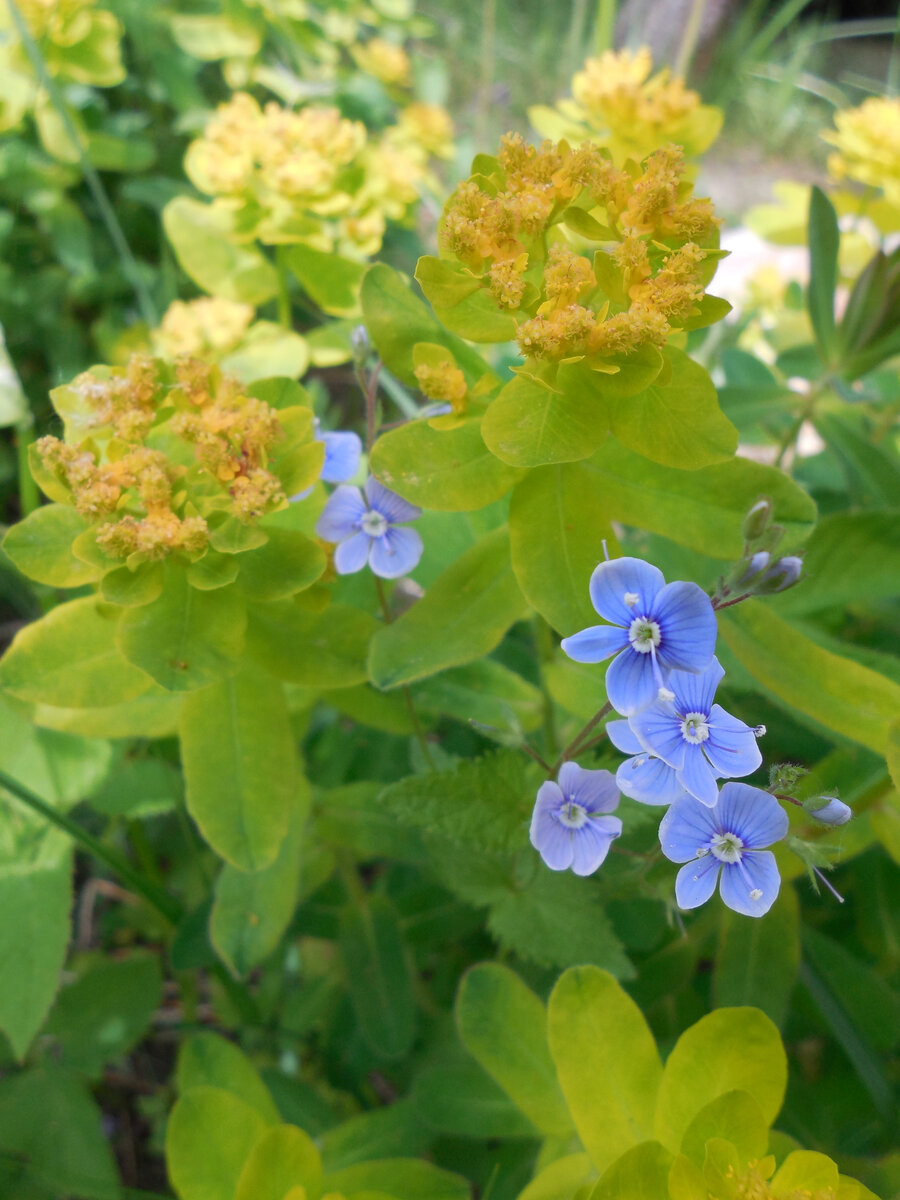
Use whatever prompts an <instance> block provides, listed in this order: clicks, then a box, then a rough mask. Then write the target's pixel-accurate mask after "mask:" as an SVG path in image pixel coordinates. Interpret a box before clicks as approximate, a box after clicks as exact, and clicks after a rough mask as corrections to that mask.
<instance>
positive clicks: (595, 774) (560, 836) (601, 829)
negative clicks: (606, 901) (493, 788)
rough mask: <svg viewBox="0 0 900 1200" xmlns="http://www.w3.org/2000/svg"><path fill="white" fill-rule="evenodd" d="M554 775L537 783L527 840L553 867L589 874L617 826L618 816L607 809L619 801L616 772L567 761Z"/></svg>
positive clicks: (616, 833) (618, 830)
mask: <svg viewBox="0 0 900 1200" xmlns="http://www.w3.org/2000/svg"><path fill="white" fill-rule="evenodd" d="M557 780H558V782H556V783H554V782H553V780H551V779H548V780H547V782H546V783H542V784H541V786H540V788H539V789H538V794H537V801H536V803H535V806H534V815H533V816H532V818H531V844H532V846H534V848H535V849H536V850H537V851H539V852H540V855H541V858H542V859H543V860H544V862H545V863H546V864H547V866H548V867H549V868H550V869H551V870H552V871H566V870H568V869H569V868H570V867H571V869H572V870H573V871H574V872H575V874H576V875H591V874H593V872H594V871H596V870H597V868H598V867H599V866H600V864H601V863H602V862H603V860H604V859H605V858H606V856H607V854H608V853H609V848H610V846H611V845H612V843H613V841H614V840H615V838H617V837H618V836H619V834H620V833H621V832H622V822H621V821H620V820H619V818H618V817H610V816H607V815H606V814H607V813H610V812H612V811H613V809H614V808H616V807H617V805H618V803H619V789H618V788H617V787H616V781H615V777H614V776H613V775H611V774H610V772H609V771H586V770H585V769H584V768H583V767H579V766H578V765H577V764H576V763H573V762H566V763H563V765H562V767H561V768H560V772H559V775H558V776H557Z"/></svg>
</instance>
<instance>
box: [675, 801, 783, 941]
mask: <svg viewBox="0 0 900 1200" xmlns="http://www.w3.org/2000/svg"><path fill="white" fill-rule="evenodd" d="M787 831H788V818H787V813H786V812H785V811H784V809H783V808H782V807H781V805H780V804H779V803H778V801H777V800H776V799H775V797H774V796H772V795H770V794H769V792H763V791H761V790H760V789H759V788H754V787H750V786H749V785H748V784H746V783H726V784H725V786H724V787H723V788H722V791H721V792H720V793H719V797H718V800H717V801H716V803H715V804H714V805H713V806H712V807H709V808H707V807H706V806H705V805H703V804H698V803H697V801H696V800H695V799H694V798H693V796H685V797H683V798H682V799H681V800H676V801H675V802H674V804H673V805H672V807H671V808H670V809H669V811H668V812H667V813H666V815H665V816H664V817H663V819H662V821H661V822H660V826H659V840H660V844H661V846H662V851H663V854H665V856H666V858H669V859H671V860H672V862H677V863H684V864H685V865H684V866H683V867H682V868H681V870H680V871H679V872H678V876H677V878H676V880H675V899H676V900H677V901H678V904H679V905H680V907H681V908H697V907H698V906H699V905H701V904H705V903H706V901H707V900H708V899H709V898H710V896H711V895H712V894H713V892H714V891H715V887H716V880H717V879H719V877H720V874H721V881H720V883H719V891H720V893H721V896H722V899H723V900H724V902H725V903H726V904H727V905H728V907H729V908H732V909H734V911H735V912H739V913H743V914H744V915H745V916H748V917H761V916H762V915H763V914H764V913H767V912H768V911H769V909H770V908H771V907H772V905H773V904H774V903H775V898H776V896H777V895H778V889H779V887H780V886H781V876H780V875H779V873H778V866H777V864H776V862H775V855H774V854H773V853H772V852H771V851H770V850H767V849H766V847H767V846H771V845H772V843H773V842H778V841H780V840H781V839H782V838H783V837H784V836H785V834H786V833H787Z"/></svg>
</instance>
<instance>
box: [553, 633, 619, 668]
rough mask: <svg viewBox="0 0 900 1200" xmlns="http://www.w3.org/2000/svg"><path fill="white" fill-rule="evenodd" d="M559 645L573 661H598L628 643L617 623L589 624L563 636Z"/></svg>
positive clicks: (601, 660)
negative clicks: (567, 635) (579, 630)
mask: <svg viewBox="0 0 900 1200" xmlns="http://www.w3.org/2000/svg"><path fill="white" fill-rule="evenodd" d="M560 645H561V646H562V648H563V651H564V652H565V653H566V654H568V656H569V658H571V659H572V660H573V662H581V663H598V662H603V660H604V659H605V658H609V656H610V655H611V654H615V653H616V651H617V650H622V649H624V647H625V646H627V645H628V634H627V632H626V631H625V630H624V629H620V628H619V627H618V625H589V626H588V628H587V629H582V630H581V632H580V633H573V634H572V636H571V637H567V638H563V640H562V642H561V643H560Z"/></svg>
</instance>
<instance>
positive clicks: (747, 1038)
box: [655, 1008, 787, 1154]
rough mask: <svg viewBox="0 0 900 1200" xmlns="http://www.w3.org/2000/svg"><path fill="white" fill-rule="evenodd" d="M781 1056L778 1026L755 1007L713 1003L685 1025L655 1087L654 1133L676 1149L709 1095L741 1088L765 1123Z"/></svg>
mask: <svg viewBox="0 0 900 1200" xmlns="http://www.w3.org/2000/svg"><path fill="white" fill-rule="evenodd" d="M786 1083H787V1059H786V1057H785V1053H784V1047H783V1046H782V1044H781V1038H780V1036H779V1034H778V1030H777V1029H776V1027H775V1026H774V1025H773V1024H772V1022H771V1021H770V1020H769V1018H768V1017H767V1016H766V1015H765V1014H764V1013H761V1012H759V1010H758V1009H755V1008H719V1009H716V1011H715V1012H711V1013H709V1014H707V1016H705V1017H701V1019H700V1020H699V1021H698V1022H697V1023H696V1024H695V1025H692V1026H691V1027H690V1029H687V1030H685V1032H684V1033H683V1034H682V1035H681V1037H680V1038H679V1039H678V1041H677V1042H676V1043H675V1048H674V1049H673V1051H672V1053H671V1054H670V1055H669V1058H668V1061H667V1062H666V1066H665V1070H664V1071H663V1076H662V1081H661V1082H660V1087H659V1099H658V1104H657V1110H656V1122H655V1133H656V1137H657V1138H658V1139H659V1141H661V1142H662V1143H663V1145H664V1146H666V1147H667V1148H668V1149H669V1150H671V1151H672V1152H673V1154H674V1153H677V1152H678V1150H679V1149H680V1147H681V1141H682V1138H683V1137H684V1135H685V1133H686V1131H687V1129H688V1126H689V1125H690V1124H691V1122H692V1121H693V1119H694V1118H695V1117H696V1115H697V1114H698V1113H699V1112H700V1110H701V1109H702V1108H704V1107H705V1105H707V1104H709V1102H710V1101H711V1100H715V1099H716V1098H717V1097H718V1096H722V1095H724V1094H725V1092H732V1091H744V1092H747V1093H748V1094H749V1095H750V1096H752V1097H753V1099H754V1100H755V1101H756V1103H757V1104H758V1105H759V1107H760V1110H761V1111H762V1114H763V1118H764V1120H765V1121H766V1123H767V1125H771V1124H772V1123H773V1121H774V1120H775V1118H776V1117H777V1115H778V1111H779V1109H780V1108H781V1103H782V1100H783V1099H784V1089H785V1085H786Z"/></svg>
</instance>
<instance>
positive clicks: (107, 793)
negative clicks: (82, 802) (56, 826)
mask: <svg viewBox="0 0 900 1200" xmlns="http://www.w3.org/2000/svg"><path fill="white" fill-rule="evenodd" d="M182 791H183V789H182V786H181V772H180V771H179V770H178V768H177V767H176V766H175V765H174V764H173V763H170V762H167V761H165V760H164V759H161V758H127V759H125V761H124V762H122V763H120V764H118V765H117V766H116V767H115V768H114V770H113V771H112V772H110V773H109V774H108V775H107V776H106V778H105V779H104V780H103V782H102V783H101V785H100V786H99V787H95V788H94V789H92V790H91V791H90V793H89V795H88V799H89V802H90V805H91V808H93V809H94V811H95V812H101V813H105V814H106V815H107V816H110V817H129V818H139V817H155V816H158V815H159V814H160V813H164V812H171V811H172V809H173V808H174V807H175V805H176V804H177V803H179V801H180V800H181V798H182Z"/></svg>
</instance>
